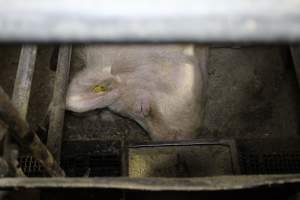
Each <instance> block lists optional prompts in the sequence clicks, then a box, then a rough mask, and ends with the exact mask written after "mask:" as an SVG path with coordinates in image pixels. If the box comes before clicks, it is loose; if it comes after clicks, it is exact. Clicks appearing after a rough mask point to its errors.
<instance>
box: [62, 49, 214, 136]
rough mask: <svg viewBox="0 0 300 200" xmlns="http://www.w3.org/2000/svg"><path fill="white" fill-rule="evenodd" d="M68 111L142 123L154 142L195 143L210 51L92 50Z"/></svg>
mask: <svg viewBox="0 0 300 200" xmlns="http://www.w3.org/2000/svg"><path fill="white" fill-rule="evenodd" d="M74 53H75V54H76V56H79V57H81V59H82V60H83V63H84V66H85V68H84V69H83V70H82V71H80V72H78V73H77V74H76V75H75V76H74V78H73V79H72V80H71V83H70V85H69V88H68V91H67V97H66V108H67V109H68V110H71V111H74V112H86V111H90V110H94V109H98V108H109V109H110V110H112V111H113V112H116V113H118V114H120V115H123V116H125V117H129V118H131V119H133V120H135V121H136V122H137V123H139V124H140V125H141V126H142V127H143V128H144V129H145V130H146V131H147V132H148V133H149V135H150V137H151V138H152V139H153V140H159V141H165V140H181V139H192V138H195V137H196V136H197V134H198V133H199V129H200V127H201V125H202V118H203V114H204V105H205V101H206V86H207V71H206V65H207V57H208V55H207V54H208V48H206V47H198V48H197V49H195V47H194V46H193V45H179V44H164V45H87V46H84V47H80V48H77V49H75V51H74Z"/></svg>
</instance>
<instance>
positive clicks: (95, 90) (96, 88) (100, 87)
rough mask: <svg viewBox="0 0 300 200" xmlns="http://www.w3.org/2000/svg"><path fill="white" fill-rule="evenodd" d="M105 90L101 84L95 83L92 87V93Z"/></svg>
mask: <svg viewBox="0 0 300 200" xmlns="http://www.w3.org/2000/svg"><path fill="white" fill-rule="evenodd" d="M106 91H107V89H106V88H105V87H104V86H102V85H95V86H94V87H93V92H94V93H100V92H106Z"/></svg>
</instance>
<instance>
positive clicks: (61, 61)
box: [47, 45, 72, 163]
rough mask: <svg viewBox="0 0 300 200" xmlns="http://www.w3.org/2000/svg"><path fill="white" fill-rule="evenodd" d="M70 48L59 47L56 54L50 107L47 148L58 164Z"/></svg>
mask: <svg viewBox="0 0 300 200" xmlns="http://www.w3.org/2000/svg"><path fill="white" fill-rule="evenodd" d="M71 51H72V46H68V45H65V46H61V47H60V48H59V53H58V62H57V69H56V79H55V84H54V92H53V98H52V102H51V107H50V116H49V131H48V139H47V146H48V148H49V149H50V151H51V153H52V154H53V155H54V158H55V159H56V161H57V162H58V163H59V162H60V154H61V144H62V132H63V125H64V116H65V101H66V100H65V99H66V90H67V84H68V80H69V70H70V61H71Z"/></svg>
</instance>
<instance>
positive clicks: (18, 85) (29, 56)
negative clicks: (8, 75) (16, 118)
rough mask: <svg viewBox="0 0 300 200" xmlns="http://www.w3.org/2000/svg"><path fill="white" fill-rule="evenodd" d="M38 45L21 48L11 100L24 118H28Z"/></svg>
mask: <svg viewBox="0 0 300 200" xmlns="http://www.w3.org/2000/svg"><path fill="white" fill-rule="evenodd" d="M36 54H37V46H35V45H24V46H23V47H22V49H21V54H20V58H19V65H18V70H17V75H16V79H15V85H14V91H13V95H12V98H11V101H12V103H13V105H14V106H15V108H16V109H17V111H18V112H19V113H20V116H21V118H22V119H23V120H26V115H27V110H28V103H29V97H30V91H31V83H32V78H33V72H34V67H35V60H36Z"/></svg>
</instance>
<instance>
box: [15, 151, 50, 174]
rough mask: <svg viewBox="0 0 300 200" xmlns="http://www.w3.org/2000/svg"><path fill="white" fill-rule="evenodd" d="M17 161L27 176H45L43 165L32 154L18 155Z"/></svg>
mask: <svg viewBox="0 0 300 200" xmlns="http://www.w3.org/2000/svg"><path fill="white" fill-rule="evenodd" d="M19 163H20V165H21V168H22V170H23V172H24V173H25V175H26V176H29V177H45V176H46V173H45V170H44V167H43V166H42V165H41V164H40V163H39V162H38V161H37V160H35V159H34V158H33V157H32V156H26V155H24V156H20V157H19Z"/></svg>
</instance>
